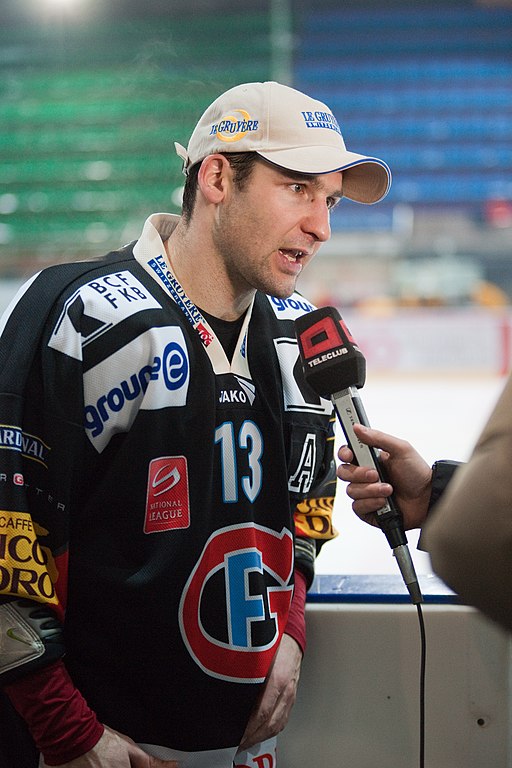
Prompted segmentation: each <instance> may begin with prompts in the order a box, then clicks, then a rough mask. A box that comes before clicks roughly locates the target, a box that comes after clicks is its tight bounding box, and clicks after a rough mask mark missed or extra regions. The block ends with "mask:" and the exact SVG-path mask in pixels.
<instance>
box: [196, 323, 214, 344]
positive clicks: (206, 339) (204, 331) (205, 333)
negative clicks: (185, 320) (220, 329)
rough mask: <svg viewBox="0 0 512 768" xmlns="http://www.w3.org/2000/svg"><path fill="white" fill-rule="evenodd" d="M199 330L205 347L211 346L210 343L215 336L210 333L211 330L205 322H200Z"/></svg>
mask: <svg viewBox="0 0 512 768" xmlns="http://www.w3.org/2000/svg"><path fill="white" fill-rule="evenodd" d="M197 332H198V334H199V335H200V337H201V341H202V342H203V344H204V345H205V347H209V346H210V344H211V343H212V341H213V336H212V334H211V333H210V331H209V330H208V328H206V326H205V325H204V323H198V324H197Z"/></svg>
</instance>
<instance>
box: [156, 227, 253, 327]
mask: <svg viewBox="0 0 512 768" xmlns="http://www.w3.org/2000/svg"><path fill="white" fill-rule="evenodd" d="M164 245H165V256H166V258H167V260H168V262H169V266H170V267H171V270H172V272H173V273H174V274H175V275H176V277H177V279H178V280H179V282H180V284H181V285H182V287H183V290H184V291H185V293H186V294H187V296H188V297H189V299H190V300H191V301H193V302H194V304H195V305H196V306H197V307H201V308H202V309H204V310H205V312H208V314H210V315H213V317H217V318H219V319H221V320H237V319H238V318H239V317H240V316H241V315H243V314H244V312H245V311H246V310H247V308H248V307H249V305H250V303H251V301H252V299H253V297H254V294H255V291H254V290H253V289H251V290H248V291H246V292H244V293H238V294H237V292H236V291H235V289H234V287H233V286H232V284H231V283H230V281H229V279H228V276H227V275H226V272H225V270H224V269H223V268H222V265H221V264H219V260H218V258H216V257H215V256H214V255H213V254H212V250H211V248H210V247H209V245H208V244H207V243H202V242H200V241H197V240H194V239H193V238H192V237H190V236H189V232H188V230H184V227H183V224H182V223H181V222H180V224H178V226H177V227H176V229H175V230H174V231H173V233H172V234H171V236H170V237H169V239H168V240H166V241H165V243H164Z"/></svg>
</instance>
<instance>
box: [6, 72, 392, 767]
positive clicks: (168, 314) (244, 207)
mask: <svg viewBox="0 0 512 768" xmlns="http://www.w3.org/2000/svg"><path fill="white" fill-rule="evenodd" d="M177 151H178V153H179V154H180V156H181V157H182V159H183V162H184V172H185V173H186V184H185V192H184V199H183V215H182V216H181V217H177V216H171V215H168V214H155V215H152V216H151V217H150V218H149V219H148V220H147V222H146V224H145V226H144V229H143V231H142V234H141V236H140V238H139V239H138V240H137V241H136V242H135V243H131V244H129V245H127V246H125V247H124V248H122V249H120V250H119V251H116V252H113V253H110V254H108V255H107V256H105V257H104V258H102V259H100V260H95V261H87V262H81V263H74V264H66V265H59V266H56V267H51V268H49V269H47V270H44V271H43V272H41V273H40V274H38V275H37V276H36V277H35V278H34V279H33V280H32V281H30V282H29V284H27V285H26V286H25V287H24V288H23V289H22V291H21V292H20V294H19V295H18V297H17V298H16V300H15V302H14V303H13V306H12V307H11V308H10V309H9V310H8V312H7V314H6V317H5V319H4V323H3V325H4V328H3V334H2V337H1V342H0V377H1V386H0V392H1V395H0V410H1V413H0V424H1V425H2V427H1V433H0V439H1V446H0V447H1V448H2V451H1V456H2V468H1V469H2V477H3V478H4V479H5V482H3V483H2V484H1V487H0V493H1V507H0V509H1V510H2V511H1V512H0V593H1V596H2V601H3V602H2V604H1V605H0V629H1V632H2V645H1V646H0V672H1V677H0V679H1V680H2V681H3V684H4V688H5V691H6V693H7V695H8V697H9V699H10V700H11V702H12V703H13V705H14V707H15V708H16V710H17V711H18V712H19V714H20V715H21V717H22V719H23V721H24V722H25V723H26V725H27V727H28V730H29V731H30V733H31V735H32V738H33V740H34V742H35V745H36V747H37V751H39V752H40V753H41V766H50V765H61V766H62V765H65V766H68V767H69V768H85V767H87V768H89V767H91V768H92V767H96V766H100V767H103V766H105V768H128V767H129V766H132V768H143V767H146V768H149V766H153V767H155V768H156V766H160V765H175V762H174V761H177V763H176V764H178V765H180V766H188V767H190V768H199V767H200V766H202V767H203V768H206V766H207V767H208V768H229V767H230V766H232V765H237V766H250V767H253V766H265V768H273V766H274V765H275V736H276V734H277V733H278V732H279V731H280V730H281V729H282V728H283V727H284V725H285V723H286V721H287V718H288V715H289V712H290V708H291V706H292V704H293V701H294V698H295V691H296V686H297V681H298V678H299V672H300V665H301V659H302V653H303V650H304V644H305V630H304V609H305V593H306V589H307V587H308V586H309V584H310V583H311V580H312V578H313V570H314V559H315V555H316V552H317V550H318V548H319V547H320V546H321V545H322V543H323V542H324V541H325V540H327V539H329V538H332V536H333V535H335V532H334V530H333V526H332V520H331V512H332V505H333V497H334V487H335V486H334V483H335V471H334V462H333V435H332V429H333V421H332V414H331V405H330V403H329V402H328V401H326V400H322V399H320V398H319V397H318V396H316V395H315V394H314V393H313V392H312V391H311V390H310V389H309V387H308V386H307V385H306V382H305V381H304V378H303V376H302V373H301V370H300V365H299V364H298V353H297V345H296V341H295V334H294V324H293V321H294V319H295V318H296V317H297V316H298V315H299V314H301V313H304V312H307V311H310V310H311V309H313V306H312V305H311V304H310V303H309V302H308V301H306V300H305V299H304V298H303V297H302V296H299V295H298V294H296V293H295V285H296V281H297V278H298V277H299V275H300V274H301V272H302V270H303V269H304V268H305V267H306V266H307V265H308V264H309V263H310V261H311V260H312V259H313V258H314V256H315V255H316V253H317V251H318V249H319V247H320V245H321V244H322V242H324V241H326V240H327V239H328V238H329V236H330V224H329V216H330V212H331V210H332V208H333V207H334V206H335V205H336V204H337V203H338V202H339V201H340V199H341V198H342V197H348V198H350V199H352V200H355V201H358V202H361V203H374V202H377V201H378V200H380V199H381V198H382V197H383V196H384V195H385V194H386V192H387V190H388V187H389V183H390V174H389V169H388V168H387V166H386V165H385V163H383V162H382V161H380V160H378V159H376V158H369V157H365V156H363V155H358V154H355V153H352V152H348V151H347V150H346V148H345V145H344V142H343V138H342V136H341V132H340V129H339V126H338V123H337V122H336V119H335V118H334V116H333V115H332V113H331V111H330V110H329V109H328V107H326V106H325V105H324V104H322V103H320V102H318V101H315V100H314V99H311V98H309V97H308V96H306V95H304V94H303V93H300V92H299V91H296V90H294V89H291V88H288V87H286V86H283V85H280V84H277V83H269V82H267V83H249V84H245V85H241V86H237V87H235V88H233V89H231V90H229V91H227V92H226V93H224V94H222V95H221V96H220V97H219V98H218V99H217V100H216V101H215V102H214V103H213V104H212V105H211V106H210V107H209V108H208V109H207V110H206V112H205V113H204V114H203V116H202V117H201V118H200V120H199V122H198V124H197V126H196V128H195V130H194V132H193V134H192V137H191V139H190V142H189V145H188V147H187V149H185V148H183V147H181V146H177Z"/></svg>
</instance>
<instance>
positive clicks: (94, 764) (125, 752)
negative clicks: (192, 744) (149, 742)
mask: <svg viewBox="0 0 512 768" xmlns="http://www.w3.org/2000/svg"><path fill="white" fill-rule="evenodd" d="M39 768H49V766H47V765H46V763H45V762H44V761H43V760H42V758H41V762H40V763H39ZM56 768H179V764H178V763H177V762H175V761H174V760H159V759H158V758H157V757H152V756H151V755H148V754H147V753H146V752H143V751H142V749H140V748H139V747H138V746H137V745H136V744H135V742H134V741H132V740H131V739H129V738H128V736H123V735H122V734H121V733H117V731H113V730H112V729H111V728H105V731H104V733H103V735H102V737H101V738H100V740H99V741H98V743H97V744H96V746H95V747H93V748H92V749H91V750H90V751H89V752H87V753H86V754H85V755H81V756H80V757H77V758H75V760H71V761H70V762H69V763H63V764H62V765H60V766H57V767H56Z"/></svg>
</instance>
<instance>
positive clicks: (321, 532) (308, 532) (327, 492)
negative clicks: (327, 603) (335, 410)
mask: <svg viewBox="0 0 512 768" xmlns="http://www.w3.org/2000/svg"><path fill="white" fill-rule="evenodd" d="M334 423H335V420H334V417H332V418H331V419H330V420H329V424H328V431H327V435H326V440H325V448H324V455H323V460H322V463H321V468H320V471H319V473H318V474H317V477H316V478H315V481H314V483H313V485H312V487H311V489H310V490H309V492H308V493H307V495H306V496H305V498H304V499H302V500H301V501H299V502H298V503H297V504H296V506H295V511H294V523H295V563H296V567H297V568H298V569H299V570H300V571H301V572H302V573H303V574H304V576H305V577H306V583H307V587H308V589H309V587H310V586H311V583H312V581H313V577H314V573H315V559H316V557H317V555H318V553H319V552H320V549H321V548H322V546H323V545H324V544H325V542H326V541H329V540H330V539H334V538H335V537H336V536H337V535H338V532H337V530H336V528H335V527H334V525H333V510H334V499H335V493H336V467H335V462H334Z"/></svg>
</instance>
